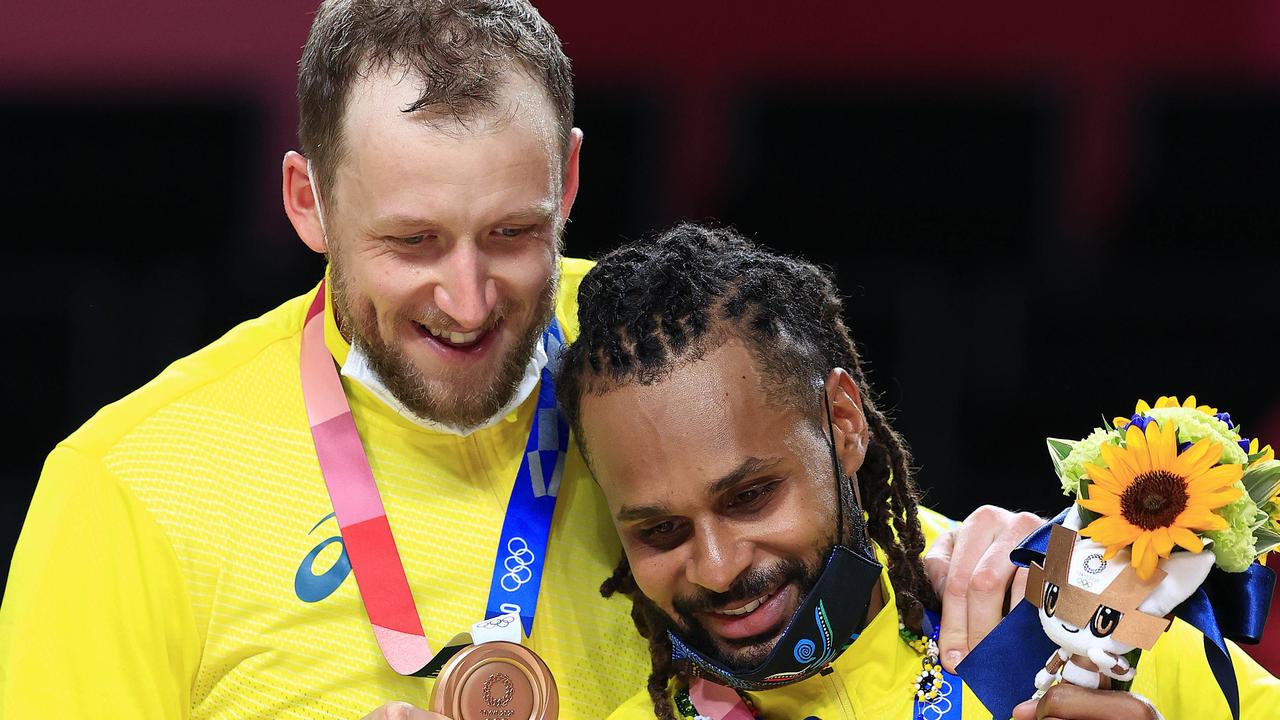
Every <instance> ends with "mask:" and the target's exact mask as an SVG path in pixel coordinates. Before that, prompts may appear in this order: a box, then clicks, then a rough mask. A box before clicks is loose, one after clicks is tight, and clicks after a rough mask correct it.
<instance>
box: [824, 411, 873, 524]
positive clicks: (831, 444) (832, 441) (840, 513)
mask: <svg viewBox="0 0 1280 720" xmlns="http://www.w3.org/2000/svg"><path fill="white" fill-rule="evenodd" d="M822 400H823V403H822V409H823V410H824V411H825V414H826V416H827V433H828V434H829V437H828V439H827V449H828V450H830V451H831V470H832V471H833V472H834V473H835V476H836V502H837V503H839V505H838V507H837V509H836V544H841V543H843V542H844V541H845V539H844V493H843V492H842V491H841V490H842V488H841V487H840V481H841V479H842V478H844V473H842V472H841V471H840V458H839V457H838V456H837V455H836V428H835V424H834V423H833V422H832V420H831V415H832V412H831V396H830V395H828V394H827V390H826V388H823V389H822ZM849 487H850V489H852V490H853V500H854V502H855V503H857V506H856V508H857V511H858V512H859V513H861V512H862V491H861V490H860V489H859V488H858V479H857V478H856V477H853V476H850V477H849ZM866 540H867V542H870V538H866Z"/></svg>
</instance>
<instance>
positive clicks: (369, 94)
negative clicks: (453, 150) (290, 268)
mask: <svg viewBox="0 0 1280 720" xmlns="http://www.w3.org/2000/svg"><path fill="white" fill-rule="evenodd" d="M502 74H503V75H504V76H505V78H504V79H503V80H502V81H501V82H500V84H499V85H498V87H499V91H498V92H497V93H496V98H495V100H494V102H493V103H483V104H478V105H477V107H475V108H472V109H471V110H470V111H469V112H465V113H455V112H451V111H450V110H448V109H447V108H445V107H439V106H437V107H424V108H421V109H418V110H410V109H409V107H408V106H407V105H399V106H396V107H394V108H390V107H388V108H382V110H388V109H394V110H395V112H397V113H398V114H399V115H398V116H399V117H404V118H406V119H409V120H411V121H412V122H414V123H415V124H418V125H421V126H422V127H423V128H426V129H428V130H429V131H432V132H436V133H439V134H441V135H442V136H444V137H447V138H451V139H459V138H464V137H467V136H478V135H484V134H488V133H497V132H501V131H502V130H504V129H505V128H507V127H509V126H510V125H511V123H512V122H514V121H515V120H516V119H517V118H521V117H524V118H533V120H532V122H531V123H530V126H531V127H532V128H533V130H534V132H535V133H536V134H537V135H538V136H539V137H540V138H541V139H542V141H543V144H544V147H545V149H546V151H547V157H548V159H549V160H550V161H551V168H550V169H551V179H552V182H553V183H554V185H553V186H552V187H553V189H555V190H556V191H557V192H556V194H557V195H558V194H559V190H560V189H561V188H562V187H563V183H564V173H565V163H566V162H567V160H568V151H569V140H568V131H571V130H572V128H569V129H568V131H566V132H565V133H561V132H559V128H560V120H559V118H558V117H557V116H556V110H555V103H554V101H553V100H552V98H551V96H550V93H549V92H548V91H547V89H546V88H545V87H544V86H543V84H542V83H541V82H540V81H539V80H538V79H537V78H536V77H534V76H533V75H531V74H530V73H529V71H527V70H525V69H523V68H522V67H521V66H520V64H519V63H517V62H515V61H514V60H513V61H510V62H509V63H508V67H507V69H506V70H504V71H503V73H502ZM384 80H390V81H391V84H392V86H398V85H400V84H401V83H405V82H410V83H421V82H422V76H421V73H419V72H418V71H417V70H416V69H414V68H413V67H412V66H411V65H407V64H404V63H391V64H387V63H380V64H378V63H372V62H368V61H367V64H366V65H364V66H362V69H361V72H360V73H359V74H358V75H357V76H356V78H355V80H354V81H353V82H352V84H351V87H350V88H348V91H347V93H346V94H345V97H344V103H345V105H344V107H343V109H342V117H341V122H340V123H339V133H338V135H337V137H336V139H335V140H336V142H335V144H334V146H333V148H332V149H331V152H330V154H329V155H328V156H327V159H328V160H330V161H331V162H332V163H333V165H332V166H331V167H328V168H321V167H319V166H315V167H313V168H312V172H313V174H314V176H315V177H313V178H312V182H314V183H315V184H316V185H317V186H318V187H319V189H320V192H321V194H322V195H323V196H324V200H325V203H326V205H325V211H326V215H336V212H337V211H336V207H337V205H338V203H337V202H336V195H337V190H336V187H337V179H338V171H339V169H340V168H341V167H342V165H343V164H344V163H346V162H347V161H348V160H349V159H350V154H351V142H350V136H351V135H352V130H353V129H355V128H354V127H353V125H352V123H353V122H354V118H355V115H354V114H353V113H352V108H353V107H354V106H355V105H356V102H357V99H358V98H372V99H374V102H377V101H378V99H379V98H381V97H382V95H380V94H378V93H377V92H376V88H377V87H378V85H379V84H380V83H381V82H382V81H384ZM512 88H518V90H517V91H516V92H515V93H512ZM530 91H532V92H530ZM417 94H418V93H417V91H415V92H414V93H413V95H414V96H415V97H416V96H417ZM531 98H536V99H535V100H534V101H533V102H530V99H531ZM535 103H536V104H537V105H539V106H540V107H541V110H535V109H533V108H534V105H535ZM557 160H558V161H557ZM331 198H332V199H331ZM330 208H333V210H332V211H331V210H330Z"/></svg>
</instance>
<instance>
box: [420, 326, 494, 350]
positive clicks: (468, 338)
mask: <svg viewBox="0 0 1280 720" xmlns="http://www.w3.org/2000/svg"><path fill="white" fill-rule="evenodd" d="M414 324H415V325H417V326H418V328H419V329H421V330H423V331H425V332H426V333H427V334H428V335H430V336H431V339H433V340H435V341H436V342H438V343H440V344H441V345H444V346H445V347H450V348H454V349H455V350H468V349H470V348H473V347H476V346H477V345H479V344H480V343H481V342H483V341H484V340H485V339H486V338H487V337H488V335H489V333H491V332H492V331H493V329H494V328H495V327H496V324H491V325H488V326H487V327H483V328H480V329H479V330H472V331H471V332H465V333H463V332H454V331H450V330H437V329H436V328H433V327H430V326H427V325H423V324H422V323H419V322H415V323H414Z"/></svg>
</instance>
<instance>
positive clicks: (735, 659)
mask: <svg viewBox="0 0 1280 720" xmlns="http://www.w3.org/2000/svg"><path fill="white" fill-rule="evenodd" d="M821 572H822V563H821V560H820V557H819V561H818V562H816V563H806V562H801V561H800V560H797V559H794V558H791V559H787V560H782V561H780V562H778V563H777V564H775V565H773V566H771V567H768V568H752V569H751V570H749V571H748V572H746V573H745V574H743V575H742V576H741V577H740V578H738V579H737V580H735V581H734V583H733V586H732V587H730V588H729V590H728V591H726V592H723V593H711V592H702V593H699V594H698V595H696V596H684V597H676V598H673V599H672V606H673V608H674V609H675V611H676V615H675V617H672V616H670V615H668V614H667V613H666V612H665V611H663V610H662V609H660V608H658V607H657V605H655V604H654V603H653V602H652V601H651V600H649V599H648V598H644V602H646V603H648V604H649V605H650V608H651V611H652V612H657V613H658V614H659V615H661V617H662V618H663V619H664V620H665V621H666V622H667V624H668V625H669V627H670V629H672V630H675V631H676V632H677V633H679V634H680V635H681V637H682V638H683V639H684V641H685V642H687V643H688V644H689V645H690V646H692V647H693V648H695V649H697V650H698V651H699V652H701V653H702V654H704V655H707V656H709V657H713V658H716V659H717V660H719V661H720V662H721V663H722V664H723V665H725V667H727V668H729V669H730V670H732V671H734V672H745V671H748V670H753V669H755V668H756V667H757V666H759V665H760V663H762V662H764V661H765V659H766V658H768V657H769V653H770V652H772V651H773V648H774V646H775V645H776V644H777V641H778V637H779V636H780V634H781V633H782V631H783V630H784V629H785V628H786V625H787V623H788V622H790V618H788V619H787V620H786V621H784V622H783V624H782V625H781V626H780V627H778V628H775V629H772V630H769V631H768V632H767V633H765V635H764V636H757V637H752V638H743V639H742V640H736V641H733V642H729V641H726V640H724V639H722V638H717V637H715V636H713V635H712V634H711V633H710V632H709V631H708V630H707V629H706V627H704V626H703V625H702V623H700V622H698V619H697V616H696V615H695V614H694V613H697V612H699V611H702V610H705V609H707V608H711V607H722V606H724V605H725V604H726V603H731V602H737V601H742V602H746V601H748V600H752V599H754V598H757V597H759V596H760V595H761V594H762V593H763V592H764V591H765V590H768V589H769V588H777V589H778V590H779V591H780V590H782V589H784V588H786V587H787V586H788V585H792V584H794V585H795V586H796V587H797V589H798V590H799V600H798V601H797V603H796V607H799V606H800V605H802V604H804V600H805V598H806V597H807V596H808V594H809V591H810V590H812V589H813V586H814V585H815V584H816V583H817V582H818V576H819V575H820V574H821ZM641 597H643V595H641Z"/></svg>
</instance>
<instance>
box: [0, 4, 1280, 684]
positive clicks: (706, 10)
mask: <svg viewBox="0 0 1280 720" xmlns="http://www.w3.org/2000/svg"><path fill="white" fill-rule="evenodd" d="M537 4H538V6H539V7H540V8H541V10H542V12H543V14H544V15H545V16H546V17H547V19H548V20H550V21H551V23H552V24H553V25H555V27H556V28H557V30H558V32H559V34H560V36H561V38H562V40H563V41H564V45H565V48H566V51H567V52H568V54H569V56H570V57H571V58H572V59H573V61H574V65H575V71H576V76H577V82H576V86H577V93H578V112H577V123H578V125H580V126H581V127H582V128H583V129H584V130H585V132H586V145H585V146H584V154H583V159H582V178H583V180H582V183H583V184H582V191H581V193H580V195H579V197H578V203H577V205H576V207H575V210H574V219H573V221H572V223H571V225H570V227H569V230H568V234H567V243H568V249H569V252H570V253H571V254H573V255H578V256H587V257H594V256H597V255H599V254H600V253H602V252H603V251H605V250H607V249H609V248H611V247H613V246H614V245H616V244H617V243H618V242H620V241H621V240H623V239H626V238H634V237H637V236H640V235H643V234H645V233H646V232H648V231H650V230H652V229H654V228H660V227H665V226H667V225H670V224H672V223H674V222H676V221H678V220H681V219H693V220H709V219H716V220H719V221H723V222H727V223H731V224H733V225H735V226H737V227H738V228H739V229H741V230H742V231H744V232H745V233H747V234H748V235H751V236H754V237H755V238H757V239H758V240H759V241H760V242H763V243H766V244H768V245H771V246H773V247H775V248H778V249H780V250H784V251H786V252H791V253H797V254H801V255H804V256H806V257H808V258H811V259H813V260H815V261H818V262H821V263H824V264H826V265H828V266H830V267H831V268H833V269H834V270H835V271H836V273H837V275H838V277H839V282H840V286H841V288H842V290H843V291H844V293H845V295H846V299H847V310H848V317H849V319H850V321H851V327H852V329H853V332H854V334H855V336H856V338H857V339H858V340H859V341H860V342H861V343H862V345H863V346H864V354H865V357H866V358H867V360H868V362H869V365H870V370H871V377H872V383H873V384H874V385H875V386H876V388H877V389H878V390H879V392H880V393H881V394H882V398H881V404H882V405H885V406H887V407H888V408H889V409H890V410H891V412H892V415H893V417H894V418H895V424H896V425H897V427H898V428H899V429H900V430H901V431H902V432H903V433H904V434H905V435H906V437H907V438H908V440H909V441H910V443H911V445H912V447H913V449H914V452H915V456H916V462H917V465H918V467H919V474H918V477H919V481H920V483H921V485H922V486H923V487H924V488H925V489H926V494H927V495H926V502H927V503H928V504H929V505H931V506H933V507H935V508H938V509H939V510H942V511H943V512H945V513H947V514H949V515H952V516H954V517H957V518H963V517H964V516H965V515H967V514H968V512H969V511H970V510H971V509H972V508H974V507H975V506H976V505H978V504H981V503H996V504H1000V505H1003V506H1006V507H1012V508H1020V509H1030V510H1035V511H1037V512H1042V513H1052V512H1053V511H1055V510H1056V509H1057V508H1058V507H1060V506H1061V505H1062V504H1063V501H1064V499H1063V498H1062V497H1061V496H1060V495H1059V494H1058V490H1057V487H1058V483H1057V481H1056V479H1055V478H1054V476H1053V474H1052V469H1051V466H1050V463H1049V459H1048V457H1047V454H1046V451H1045V445H1044V437H1045V436H1057V437H1065V438H1076V437H1083V436H1084V435H1085V434H1087V433H1088V432H1089V430H1090V429H1091V428H1092V427H1094V426H1095V425H1097V424H1098V422H1099V419H1100V418H1101V417H1102V416H1106V417H1108V418H1110V417H1112V416H1115V415H1124V414H1128V413H1130V412H1132V408H1133V405H1134V403H1135V401H1136V400H1137V399H1138V398H1145V399H1147V400H1148V401H1154V399H1155V398H1156V396H1158V395H1163V394H1176V395H1179V396H1185V395H1186V394H1188V393H1195V394H1196V395H1197V396H1198V397H1199V398H1200V399H1201V401H1203V402H1207V403H1209V404H1212V405H1215V406H1217V407H1219V408H1220V409H1223V410H1229V411H1230V412H1231V413H1232V416H1233V417H1234V418H1235V419H1236V420H1237V421H1238V422H1240V423H1242V424H1243V426H1244V430H1245V434H1246V435H1250V436H1252V435H1260V436H1261V437H1263V438H1264V440H1269V441H1270V442H1272V443H1273V444H1280V387H1277V384H1276V369H1277V359H1276V351H1277V349H1280V339H1278V337H1277V333H1276V327H1277V320H1280V317H1278V316H1280V303H1277V302H1276V300H1275V292H1276V291H1275V286H1274V284H1273V273H1274V271H1273V268H1272V267H1271V263H1272V262H1275V260H1276V258H1277V253H1276V251H1275V242H1276V238H1277V234H1278V232H1280V201H1278V200H1280V4H1277V3H1274V2H1267V1H1265V0H1253V1H1242V2H1237V3H1228V4H1222V3H1208V2H1203V3H1177V4H1171V3H1167V2H1145V1H1143V2H1129V3H1099V2H1085V3H1071V4H1066V5H1060V6H1056V7H1051V8H1046V7H1044V6H1043V5H1042V4H1037V3H1025V2H1011V1H1010V2H986V3H981V4H973V3H937V4H933V3H929V4H916V3H870V2H839V3H829V2H814V1H813V0H794V1H793V2H788V3H778V2H769V3H755V2H745V1H742V0H740V1H738V2H709V1H706V2H679V1H675V0H649V1H648V2H645V3H612V2H599V1H598V0H597V1H590V0H543V1H542V2H538V3H537ZM314 7H315V0H272V2H265V3H264V2H256V1H251V0H219V1H218V2H212V1H203V2H197V1H195V0H118V1H117V2H113V3H99V2H89V1H88V0H78V1H77V0H42V1H41V2H35V1H34V0H8V1H6V2H4V3H0V142H2V143H3V147H4V151H3V154H2V155H0V163H2V167H3V173H2V174H3V180H0V183H3V192H2V193H0V219H3V222H4V223H5V225H6V226H7V227H8V228H9V230H8V231H7V233H8V235H7V237H9V240H8V241H7V242H8V243H9V245H8V247H9V250H8V251H7V253H8V255H7V256H8V258H9V259H8V261H6V262H4V263H3V265H2V266H0V282H3V286H4V288H6V289H7V291H8V293H9V297H10V300H9V304H8V306H7V307H8V308H9V310H8V313H9V314H8V316H6V320H7V322H6V325H7V326H8V327H9V333H10V339H9V341H7V347H8V351H7V352H5V353H4V354H5V357H6V365H7V366H6V368H5V372H4V383H5V385H4V394H5V397H6V399H7V401H8V414H9V416H10V422H9V423H7V425H8V426H9V428H10V429H9V430H8V431H7V432H6V433H5V434H4V438H5V439H4V442H5V448H4V455H3V461H2V465H0V480H2V481H3V488H4V492H3V493H2V494H0V502H2V503H3V504H2V505H0V563H3V564H2V565H0V573H3V571H4V570H7V567H8V559H9V556H10V555H11V552H12V546H13V543H14V541H15V540H16V538H17V534H18V532H19V530H20V528H21V523H22V518H23V516H24V514H25V512H26V508H27V505H28V502H29V501H30V497H31V492H32V490H33V489H34V486H35V482H36V478H37V476H38V474H39V470H40V466H41V463H42V461H43V458H44V456H45V454H46V453H47V452H48V451H49V450H50V449H51V448H52V447H53V445H54V444H55V443H56V442H57V441H58V440H59V439H60V438H61V437H63V436H65V435H66V434H68V433H69V432H71V431H72V430H74V429H75V428H76V427H77V426H78V425H80V424H81V423H83V422H84V421H85V420H86V419H88V418H89V417H90V416H91V415H92V413H93V412H94V411H95V410H96V409H97V408H99V407H100V406H102V405H103V404H105V403H107V402H110V401H112V400H114V399H116V398H119V397H120V396H122V395H124V394H125V393H127V392H129V391H130V390H132V389H134V388H135V387H137V386H139V385H141V384H142V383H144V382H146V381H147V380H148V379H150V378H151V377H153V376H154V375H155V374H156V373H158V372H159V371H160V370H161V369H162V368H163V367H164V366H165V365H167V364H168V363H169V362H171V361H172V360H174V359H176V358H177V357H180V356H182V355H185V354H187V353H189V352H191V351H193V350H195V349H197V348H199V347H201V346H203V345H205V344H206V343H208V342H210V341H211V340H213V339H215V338H217V337H218V336H219V335H221V334H222V333H223V332H225V331H226V330H227V329H229V328H230V327H231V326H233V325H234V324H236V323H237V322H240V321H242V320H244V319H247V318H250V317H254V316H256V315H258V314H261V313H262V312H264V311H266V310H268V309H269V308H271V307H274V306H275V305H277V304H278V303H279V302H281V301H283V300H284V299H286V298H290V297H293V296H296V295H299V294H301V293H303V292H305V291H307V290H308V289H309V288H310V287H312V286H313V284H314V283H315V282H316V281H317V280H318V278H319V277H320V274H321V272H322V265H321V262H320V260H319V258H318V257H317V256H314V255H312V254H311V253H310V252H309V251H307V250H306V249H305V247H304V246H303V245H302V243H301V242H300V241H299V240H298V239H297V237H296V236H295V235H294V233H293V231H292V229H291V227H290V226H289V224H288V222H287V221H286V219H285V216H284V214H283V212H282V210H281V208H280V191H279V183H280V171H279V167H280V160H281V156H282V155H283V153H284V152H285V151H286V150H288V149H290V148H294V147H296V144H297V143H296V122H297V112H296V106H295V102H294V88H295V71H296V62H297V58H298V56H299V54H300V48H301V46H302V43H303V41H304V40H305V37H306V33H307V29H308V26H309V24H310V20H311V13H312V12H313V10H314ZM0 577H2V575H0ZM1277 626H1280V622H1273V623H1272V635H1273V636H1274V637H1275V638H1276V639H1273V640H1269V641H1268V642H1267V643H1265V644H1264V646H1263V647H1264V649H1266V651H1268V652H1271V653H1272V654H1277V653H1280V650H1277V645H1280V628H1278V627H1277ZM1272 669H1273V671H1280V662H1275V661H1273V664H1272Z"/></svg>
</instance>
